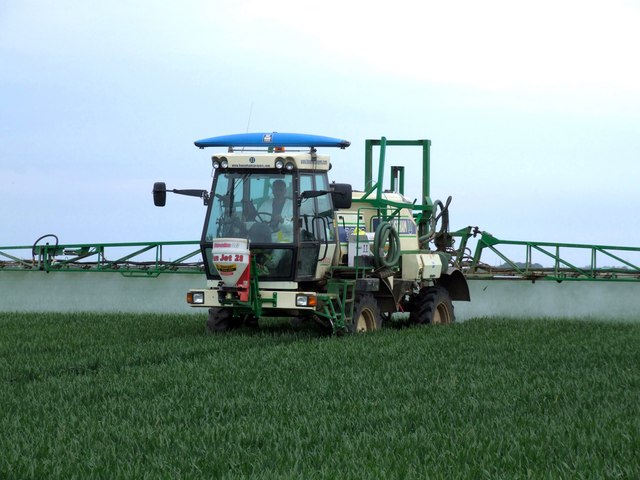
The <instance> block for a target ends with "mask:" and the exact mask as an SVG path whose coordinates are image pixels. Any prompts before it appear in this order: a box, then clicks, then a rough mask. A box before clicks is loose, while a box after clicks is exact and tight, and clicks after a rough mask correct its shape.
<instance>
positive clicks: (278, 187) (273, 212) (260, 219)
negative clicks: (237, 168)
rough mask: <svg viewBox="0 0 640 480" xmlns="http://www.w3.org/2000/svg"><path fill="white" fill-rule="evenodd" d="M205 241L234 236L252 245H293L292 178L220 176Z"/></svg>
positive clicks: (253, 174) (238, 174)
mask: <svg viewBox="0 0 640 480" xmlns="http://www.w3.org/2000/svg"><path fill="white" fill-rule="evenodd" d="M211 201H212V206H211V209H210V211H209V218H208V219H207V225H206V231H205V235H204V237H205V238H204V240H205V241H206V242H210V241H212V240H213V239H214V238H222V237H227V238H229V237H233V238H248V239H249V240H251V242H252V243H259V244H263V243H291V242H293V208H294V207H293V200H292V176H291V175H285V174H277V173H253V172H252V173H220V174H219V175H218V177H217V179H216V182H215V187H214V191H213V195H212V200H211Z"/></svg>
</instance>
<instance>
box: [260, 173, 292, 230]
mask: <svg viewBox="0 0 640 480" xmlns="http://www.w3.org/2000/svg"><path fill="white" fill-rule="evenodd" d="M271 191H272V192H273V198H270V199H268V200H265V202H264V203H263V204H262V205H260V210H261V211H264V212H267V213H269V214H271V219H270V221H269V226H270V227H271V231H272V235H271V236H272V240H273V241H274V242H291V241H292V240H293V202H292V201H291V199H290V198H288V197H287V196H286V193H287V184H286V183H285V182H284V180H274V181H273V183H272V184H271Z"/></svg>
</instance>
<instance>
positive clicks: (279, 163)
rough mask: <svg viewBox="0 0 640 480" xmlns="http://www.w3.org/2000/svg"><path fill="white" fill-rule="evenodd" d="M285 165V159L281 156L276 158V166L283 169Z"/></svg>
mask: <svg viewBox="0 0 640 480" xmlns="http://www.w3.org/2000/svg"><path fill="white" fill-rule="evenodd" d="M283 167H284V160H282V159H281V158H278V159H276V168H277V169H281V168H283Z"/></svg>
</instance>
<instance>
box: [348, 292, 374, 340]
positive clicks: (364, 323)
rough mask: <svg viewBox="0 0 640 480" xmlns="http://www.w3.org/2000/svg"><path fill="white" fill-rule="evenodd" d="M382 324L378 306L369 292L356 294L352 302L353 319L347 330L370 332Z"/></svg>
mask: <svg viewBox="0 0 640 480" xmlns="http://www.w3.org/2000/svg"><path fill="white" fill-rule="evenodd" d="M381 326H382V317H381V316H380V307H379V306H378V303H377V302H376V299H375V298H374V296H373V295H371V294H370V293H364V294H360V295H356V298H355V303H354V304H353V319H352V321H351V326H350V327H349V330H350V331H351V333H360V332H370V331H372V330H377V329H379V328H380V327H381Z"/></svg>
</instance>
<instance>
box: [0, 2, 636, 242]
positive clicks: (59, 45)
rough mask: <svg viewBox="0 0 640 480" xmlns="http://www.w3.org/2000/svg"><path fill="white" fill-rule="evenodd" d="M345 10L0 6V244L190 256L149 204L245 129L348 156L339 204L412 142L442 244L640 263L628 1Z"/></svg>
mask: <svg viewBox="0 0 640 480" xmlns="http://www.w3.org/2000/svg"><path fill="white" fill-rule="evenodd" d="M352 5H353V6H352ZM361 5H362V2H349V1H345V0H343V1H340V2H338V1H335V0H328V1H325V2H321V3H320V2H316V3H315V4H314V5H306V2H294V1H288V0H275V1H271V2H258V1H232V0H229V1H227V0H223V1H197V0H187V1H181V2H163V1H153V2H152V1H122V0H115V1H110V2H94V1H87V0H85V1H80V0H75V1H74V0H59V1H56V2H41V1H31V0H2V1H0V181H1V184H2V187H3V188H2V190H1V191H0V218H1V219H2V224H1V226H0V245H5V246H6V245H29V244H31V243H32V242H33V241H34V240H35V239H36V238H37V237H39V236H40V235H43V234H45V233H55V234H57V235H58V236H59V237H60V241H61V242H63V243H84V242H129V241H131V242H134V241H152V240H190V239H198V238H199V236H200V229H201V223H202V218H203V215H204V209H203V208H202V206H201V205H200V203H199V201H198V200H197V199H193V198H187V197H179V196H171V197H170V198H169V199H168V204H167V207H165V208H164V209H159V208H155V207H154V206H153V203H152V200H151V188H152V184H153V182H154V181H158V180H163V181H166V182H167V184H168V186H169V187H170V188H208V187H209V185H210V180H211V178H210V174H211V168H210V162H209V156H210V154H211V152H210V151H208V150H198V149H197V148H195V147H194V146H193V143H192V142H193V141H194V140H196V139H199V138H203V137H209V136H214V135H222V134H230V133H239V132H244V131H246V130H247V127H248V129H249V130H250V131H283V132H284V131H289V132H302V133H311V134H318V135H328V136H335V137H340V138H345V139H348V140H350V141H351V142H352V146H351V147H350V148H349V149H347V150H345V151H339V152H331V151H330V152H329V153H334V154H335V155H334V160H333V165H334V168H333V170H332V171H331V172H330V174H331V177H332V180H336V181H338V182H349V183H352V184H353V185H354V187H356V188H361V187H362V185H363V174H362V165H363V148H364V140H365V139H366V138H379V137H380V136H382V135H385V136H387V138H394V139H417V138H429V139H430V140H431V141H432V142H433V148H432V162H433V164H432V185H431V191H432V195H433V197H434V198H441V199H443V200H444V199H445V198H446V197H447V196H448V195H452V196H453V202H452V204H451V223H452V228H454V229H457V228H461V227H464V226H467V225H478V226H480V228H482V229H485V230H488V231H490V232H492V233H493V234H495V235H496V236H498V237H501V238H506V239H516V240H543V241H566V242H580V243H601V244H623V245H640V239H639V238H640V237H639V234H640V220H639V219H638V218H639V215H638V213H637V210H638V206H639V205H640V202H639V200H638V198H637V195H638V190H639V189H638V176H639V175H638V174H639V171H640V169H639V168H638V161H639V160H640V62H639V61H638V52H637V51H638V48H639V47H640V28H638V25H640V2H638V1H621V0H607V1H573V0H569V1H564V0H554V1H536V2H515V1H506V0H504V1H495V0H488V1H484V2H475V1H469V0H463V1H459V2H440V1H430V0H429V1H420V2H418V1H415V2H410V1H403V0H398V1H395V2H381V1H374V2H367V3H366V8H363V7H362V6H361ZM401 152H406V153H409V159H408V160H407V161H405V160H404V159H402V160H401V159H400V158H395V159H394V157H396V156H397V155H393V154H391V155H390V161H392V162H393V161H394V160H395V163H400V164H404V165H406V166H407V169H408V176H409V177H411V172H412V168H415V166H416V165H417V162H418V158H419V157H418V156H417V155H411V153H413V152H411V151H407V150H401ZM413 171H415V170H413ZM419 189H420V181H419V179H418V178H415V175H414V177H411V178H410V180H409V181H408V190H409V192H408V193H409V195H410V196H412V197H416V196H418V195H419V194H420V190H419Z"/></svg>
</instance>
